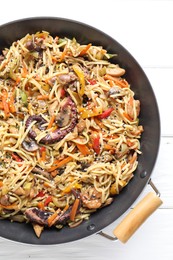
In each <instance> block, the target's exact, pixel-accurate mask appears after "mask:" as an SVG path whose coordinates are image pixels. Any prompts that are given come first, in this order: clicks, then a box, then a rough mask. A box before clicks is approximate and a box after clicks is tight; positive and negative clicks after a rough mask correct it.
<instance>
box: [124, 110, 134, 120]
mask: <svg viewBox="0 0 173 260" xmlns="http://www.w3.org/2000/svg"><path fill="white" fill-rule="evenodd" d="M123 116H124V117H125V118H126V119H127V120H129V121H130V122H132V121H133V119H132V118H131V117H130V116H129V115H128V114H127V113H126V112H124V113H123Z"/></svg>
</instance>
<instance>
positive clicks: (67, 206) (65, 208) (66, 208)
mask: <svg viewBox="0 0 173 260" xmlns="http://www.w3.org/2000/svg"><path fill="white" fill-rule="evenodd" d="M68 208H69V204H67V205H66V206H65V207H64V209H63V212H65V211H66V210H68Z"/></svg>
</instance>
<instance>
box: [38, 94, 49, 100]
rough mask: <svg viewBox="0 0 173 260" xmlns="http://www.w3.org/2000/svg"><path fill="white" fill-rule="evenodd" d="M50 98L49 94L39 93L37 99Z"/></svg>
mask: <svg viewBox="0 0 173 260" xmlns="http://www.w3.org/2000/svg"><path fill="white" fill-rule="evenodd" d="M46 99H49V95H38V96H37V100H46Z"/></svg>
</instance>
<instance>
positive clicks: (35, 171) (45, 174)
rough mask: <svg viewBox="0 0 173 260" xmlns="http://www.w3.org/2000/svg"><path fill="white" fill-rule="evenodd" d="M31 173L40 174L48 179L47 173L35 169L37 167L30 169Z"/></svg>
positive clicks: (37, 168)
mask: <svg viewBox="0 0 173 260" xmlns="http://www.w3.org/2000/svg"><path fill="white" fill-rule="evenodd" d="M32 172H34V173H38V174H41V175H43V176H44V177H46V178H48V179H50V174H49V173H48V172H46V171H44V170H42V169H41V168H39V167H37V166H36V167H34V168H33V169H32Z"/></svg>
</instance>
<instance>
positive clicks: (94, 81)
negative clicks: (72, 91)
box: [87, 79, 97, 85]
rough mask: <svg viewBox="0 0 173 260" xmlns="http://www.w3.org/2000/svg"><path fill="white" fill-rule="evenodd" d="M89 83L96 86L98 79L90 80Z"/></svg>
mask: <svg viewBox="0 0 173 260" xmlns="http://www.w3.org/2000/svg"><path fill="white" fill-rule="evenodd" d="M87 81H88V82H89V84H90V85H95V84H96V83H97V80H96V79H88V80H87Z"/></svg>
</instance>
